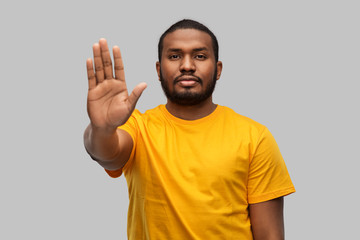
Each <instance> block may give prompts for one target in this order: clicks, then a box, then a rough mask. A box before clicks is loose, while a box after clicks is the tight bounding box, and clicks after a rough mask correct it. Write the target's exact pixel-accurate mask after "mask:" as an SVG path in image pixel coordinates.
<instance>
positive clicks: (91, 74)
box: [86, 58, 96, 90]
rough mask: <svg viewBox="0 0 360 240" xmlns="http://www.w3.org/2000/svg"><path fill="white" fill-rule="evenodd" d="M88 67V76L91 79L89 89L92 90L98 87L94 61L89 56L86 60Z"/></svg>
mask: <svg viewBox="0 0 360 240" xmlns="http://www.w3.org/2000/svg"><path fill="white" fill-rule="evenodd" d="M86 69H87V77H88V80H89V90H90V89H93V88H94V87H96V78H95V73H94V67H93V62H92V60H91V58H88V59H87V60H86Z"/></svg>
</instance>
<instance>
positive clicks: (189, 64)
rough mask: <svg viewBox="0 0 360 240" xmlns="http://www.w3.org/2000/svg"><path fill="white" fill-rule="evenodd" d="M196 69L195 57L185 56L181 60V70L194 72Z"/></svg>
mask: <svg viewBox="0 0 360 240" xmlns="http://www.w3.org/2000/svg"><path fill="white" fill-rule="evenodd" d="M195 69H196V68H195V63H194V59H193V58H192V57H191V56H184V57H183V59H182V61H181V65H180V72H194V71H195Z"/></svg>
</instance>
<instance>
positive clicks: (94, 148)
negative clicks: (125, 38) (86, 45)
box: [84, 39, 146, 170]
mask: <svg viewBox="0 0 360 240" xmlns="http://www.w3.org/2000/svg"><path fill="white" fill-rule="evenodd" d="M93 53H94V64H95V68H94V66H93V60H92V59H87V61H86V68H87V75H88V80H89V90H88V98H87V110H88V114H89V118H90V124H89V126H88V127H87V129H86V130H85V133H84V144H85V148H86V150H87V152H88V153H89V154H90V155H91V156H92V158H94V159H95V160H96V161H97V162H98V163H99V164H100V165H102V166H103V167H104V168H106V169H108V170H117V169H119V168H121V167H123V166H124V165H125V163H126V161H127V160H128V159H129V157H130V154H131V150H132V147H133V141H132V138H131V136H130V135H129V134H128V133H127V132H125V131H124V130H120V129H118V126H121V125H123V124H125V123H126V121H127V120H128V119H129V117H130V115H131V114H132V112H133V111H134V109H135V105H136V102H137V101H138V99H139V97H140V95H141V93H142V92H143V91H144V89H145V88H146V83H140V84H139V85H137V86H136V87H135V88H134V90H133V91H132V93H131V94H130V95H128V91H127V87H126V82H125V74H124V65H123V62H122V58H121V53H120V49H119V48H118V47H116V46H115V47H114V48H113V57H114V73H113V67H112V61H111V57H110V52H109V48H108V46H107V42H106V40H105V39H100V41H99V43H96V44H94V46H93ZM94 69H95V70H94Z"/></svg>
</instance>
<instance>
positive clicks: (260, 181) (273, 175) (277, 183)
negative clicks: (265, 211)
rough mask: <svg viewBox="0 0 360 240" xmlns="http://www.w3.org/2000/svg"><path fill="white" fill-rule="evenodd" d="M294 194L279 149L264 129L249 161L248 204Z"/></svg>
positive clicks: (268, 132)
mask: <svg viewBox="0 0 360 240" xmlns="http://www.w3.org/2000/svg"><path fill="white" fill-rule="evenodd" d="M293 192H295V188H294V185H293V183H292V181H291V179H290V175H289V173H288V170H287V168H286V165H285V162H284V159H283V157H282V156H281V153H280V150H279V147H278V145H277V143H276V141H275V139H274V137H273V136H272V134H271V133H270V131H269V130H268V129H267V128H265V129H264V130H263V132H262V134H261V135H260V138H259V140H258V144H257V147H256V148H255V152H254V155H253V157H252V159H250V167H249V177H248V202H249V204H254V203H259V202H264V201H268V200H271V199H275V198H278V197H282V196H285V195H288V194H290V193H293Z"/></svg>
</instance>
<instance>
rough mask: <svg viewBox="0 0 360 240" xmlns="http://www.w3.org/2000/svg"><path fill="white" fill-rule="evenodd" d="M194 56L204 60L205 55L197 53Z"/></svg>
mask: <svg viewBox="0 0 360 240" xmlns="http://www.w3.org/2000/svg"><path fill="white" fill-rule="evenodd" d="M195 58H197V59H201V60H204V59H206V56H205V55H202V54H198V55H196V56H195Z"/></svg>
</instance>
